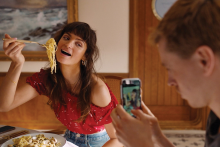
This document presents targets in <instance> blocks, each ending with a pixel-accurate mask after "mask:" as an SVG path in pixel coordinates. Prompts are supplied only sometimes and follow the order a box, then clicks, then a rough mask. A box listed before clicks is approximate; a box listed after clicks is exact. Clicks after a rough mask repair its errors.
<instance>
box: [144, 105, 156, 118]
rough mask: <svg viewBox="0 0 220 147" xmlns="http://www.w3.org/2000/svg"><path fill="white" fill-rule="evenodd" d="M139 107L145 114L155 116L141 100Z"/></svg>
mask: <svg viewBox="0 0 220 147" xmlns="http://www.w3.org/2000/svg"><path fill="white" fill-rule="evenodd" d="M141 109H142V111H143V112H144V113H146V114H148V115H150V116H153V117H155V116H154V114H153V113H152V112H151V111H150V109H149V108H148V107H147V106H146V105H145V104H144V102H143V101H141Z"/></svg>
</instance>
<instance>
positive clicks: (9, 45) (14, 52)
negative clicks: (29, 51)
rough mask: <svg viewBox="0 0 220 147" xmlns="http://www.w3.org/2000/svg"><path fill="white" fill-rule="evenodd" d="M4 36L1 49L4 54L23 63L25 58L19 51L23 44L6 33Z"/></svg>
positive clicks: (14, 60)
mask: <svg viewBox="0 0 220 147" xmlns="http://www.w3.org/2000/svg"><path fill="white" fill-rule="evenodd" d="M5 38H6V39H7V40H5V41H4V43H3V50H4V52H5V55H7V56H8V57H9V58H11V60H12V62H14V63H17V64H23V63H24V61H25V58H24V55H23V54H22V53H21V50H22V49H23V48H24V46H25V44H24V43H20V42H16V40H17V38H11V37H10V36H9V35H8V34H5Z"/></svg>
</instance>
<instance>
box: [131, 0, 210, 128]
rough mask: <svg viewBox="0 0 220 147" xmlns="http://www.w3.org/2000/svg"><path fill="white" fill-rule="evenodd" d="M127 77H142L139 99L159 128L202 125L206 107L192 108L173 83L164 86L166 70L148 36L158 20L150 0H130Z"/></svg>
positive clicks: (203, 125) (204, 120)
mask: <svg viewBox="0 0 220 147" xmlns="http://www.w3.org/2000/svg"><path fill="white" fill-rule="evenodd" d="M129 13H130V22H129V25H130V30H129V31H130V38H129V40H130V41H129V43H130V44H129V47H130V49H129V77H139V78H140V79H141V81H142V91H143V101H144V102H145V104H146V105H147V106H148V107H149V108H150V109H151V111H152V112H153V113H154V114H155V115H156V117H157V118H158V119H159V121H160V125H161V127H162V128H163V129H204V128H205V126H206V118H207V113H208V109H207V108H204V109H193V108H191V107H190V106H189V105H188V104H187V102H186V101H185V100H183V99H181V96H180V95H179V94H178V93H177V92H176V90H175V88H174V87H168V86H167V72H166V70H165V68H164V67H162V66H161V63H160V58H159V53H158V51H157V48H155V47H153V46H151V45H150V44H149V42H148V37H149V35H150V33H151V32H152V30H153V29H154V28H155V27H156V26H157V25H158V23H159V20H158V19H157V18H156V17H155V16H154V14H153V11H152V1H151V0H131V1H130V12H129Z"/></svg>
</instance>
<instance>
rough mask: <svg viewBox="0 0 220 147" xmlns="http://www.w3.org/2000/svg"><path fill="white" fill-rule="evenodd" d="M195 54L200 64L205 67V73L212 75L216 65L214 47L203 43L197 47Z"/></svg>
mask: <svg viewBox="0 0 220 147" xmlns="http://www.w3.org/2000/svg"><path fill="white" fill-rule="evenodd" d="M194 55H195V56H196V58H197V59H198V61H199V62H198V64H199V66H200V67H201V68H202V69H203V72H204V75H205V76H209V75H211V74H212V72H213V70H214V66H215V54H214V52H213V51H212V49H211V48H210V47H209V46H206V45H203V46H200V47H198V48H197V49H196V51H195V54H194Z"/></svg>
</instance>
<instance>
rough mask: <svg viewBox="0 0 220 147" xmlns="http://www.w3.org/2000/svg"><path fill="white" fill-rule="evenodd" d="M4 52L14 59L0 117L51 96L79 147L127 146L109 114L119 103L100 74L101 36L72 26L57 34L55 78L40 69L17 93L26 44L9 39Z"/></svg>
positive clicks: (0, 94)
mask: <svg viewBox="0 0 220 147" xmlns="http://www.w3.org/2000/svg"><path fill="white" fill-rule="evenodd" d="M5 38H6V39H7V40H5V41H4V44H3V49H4V52H5V54H6V55H7V56H8V57H10V58H11V60H12V62H11V65H10V68H9V70H8V72H7V74H6V77H5V78H4V80H3V82H2V83H1V86H0V111H9V110H11V109H14V108H15V107H17V106H20V105H21V104H23V103H25V102H27V101H29V100H31V99H33V98H35V97H37V96H38V95H46V96H47V97H48V98H49V100H48V104H49V105H50V106H51V108H52V109H53V110H54V112H55V114H56V117H57V118H58V120H59V121H60V122H62V123H63V124H64V125H65V126H66V127H67V130H66V133H65V138H66V139H67V140H68V141H70V142H72V143H74V144H76V145H78V146H80V147H84V146H91V147H101V146H103V147H107V146H114V147H117V146H122V145H121V144H120V143H119V142H118V140H117V138H116V135H115V130H114V127H113V125H112V123H111V122H112V120H111V117H110V113H111V111H112V109H114V108H115V107H116V105H117V100H116V98H115V96H114V95H113V93H112V92H111V90H110V89H109V87H108V86H107V85H106V84H105V83H104V82H103V81H102V80H101V79H100V78H99V77H98V76H97V75H96V74H95V69H94V62H95V61H96V60H97V58H98V55H99V51H98V47H97V46H96V33H95V31H94V30H92V29H91V28H90V26H89V25H88V24H86V23H83V22H73V23H70V24H67V25H66V26H65V27H64V28H63V29H61V30H60V31H58V32H57V34H56V35H55V37H54V39H55V41H56V43H57V51H56V62H57V65H56V69H57V71H56V73H54V72H53V73H51V67H49V68H46V69H41V70H40V72H37V73H35V74H33V75H32V76H31V77H28V78H27V79H26V83H25V84H23V85H22V86H19V87H17V81H18V80H19V76H20V74H21V69H22V67H23V65H24V62H25V58H24V56H23V54H22V52H21V50H22V49H23V48H24V46H25V44H23V43H20V42H17V41H16V40H17V39H16V38H11V37H10V36H9V35H7V34H6V35H5Z"/></svg>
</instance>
